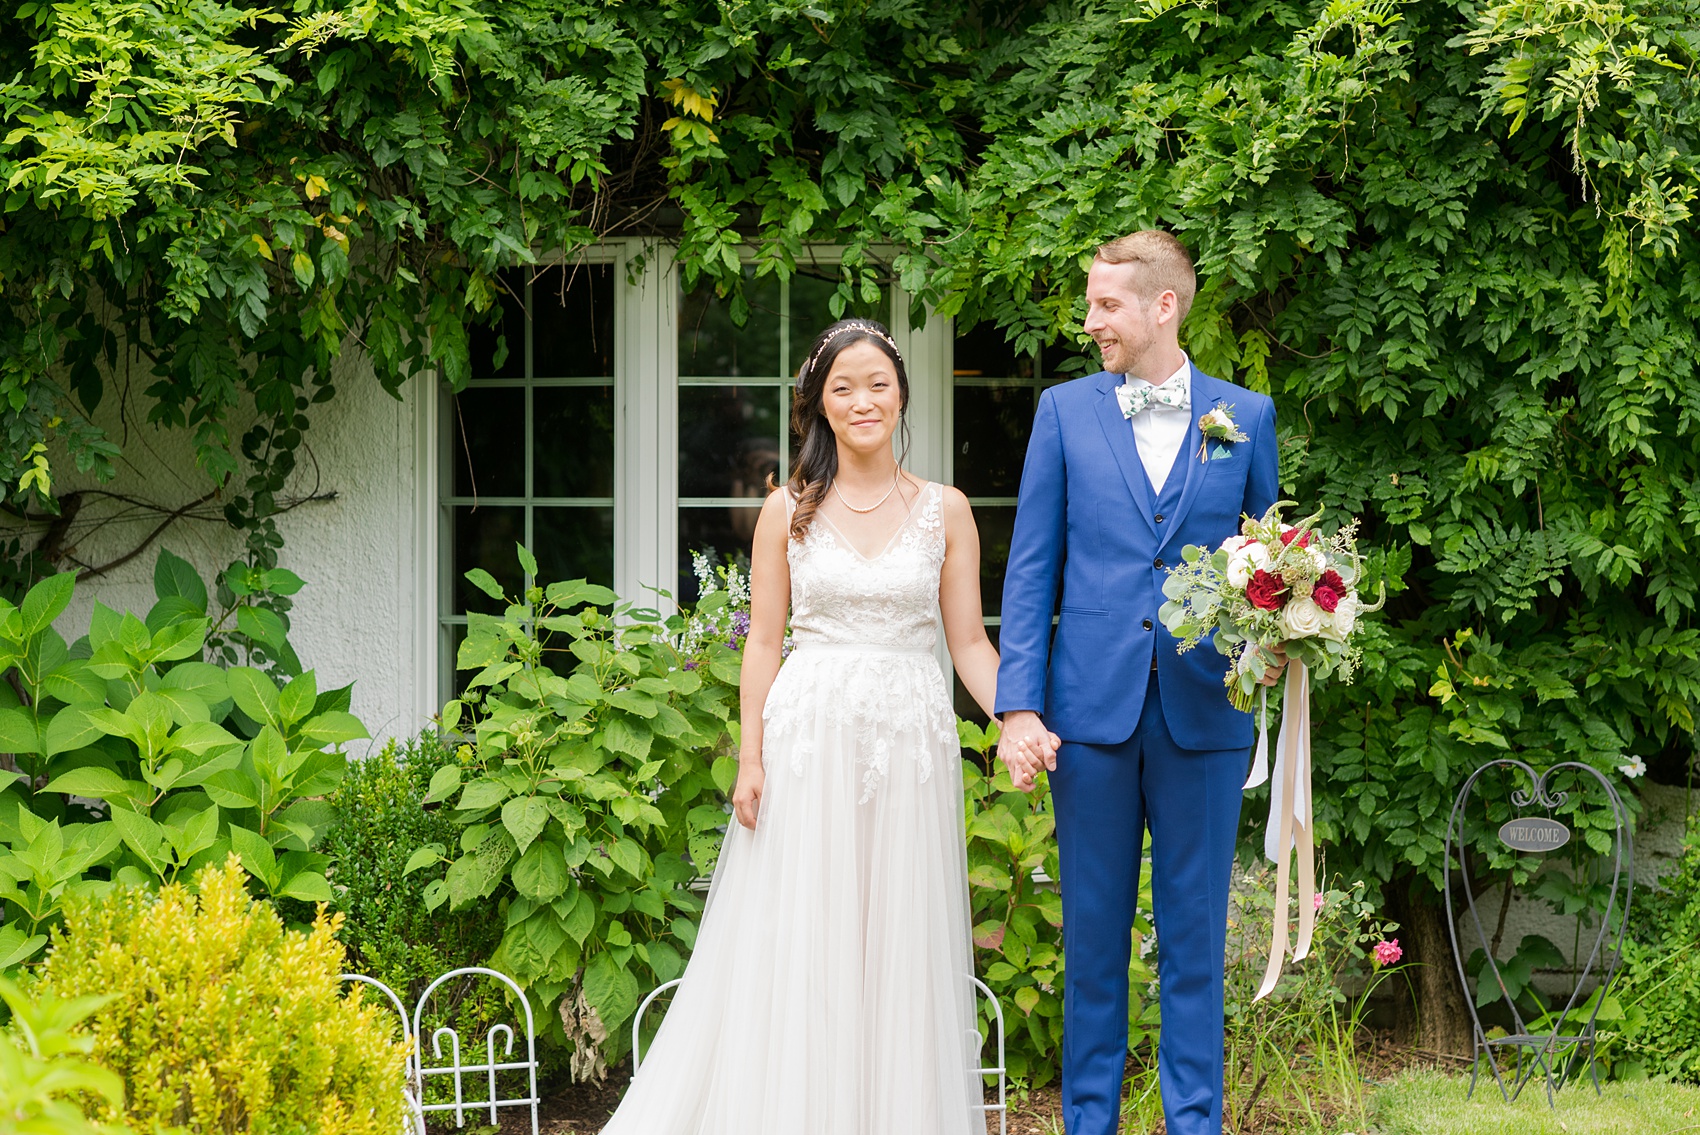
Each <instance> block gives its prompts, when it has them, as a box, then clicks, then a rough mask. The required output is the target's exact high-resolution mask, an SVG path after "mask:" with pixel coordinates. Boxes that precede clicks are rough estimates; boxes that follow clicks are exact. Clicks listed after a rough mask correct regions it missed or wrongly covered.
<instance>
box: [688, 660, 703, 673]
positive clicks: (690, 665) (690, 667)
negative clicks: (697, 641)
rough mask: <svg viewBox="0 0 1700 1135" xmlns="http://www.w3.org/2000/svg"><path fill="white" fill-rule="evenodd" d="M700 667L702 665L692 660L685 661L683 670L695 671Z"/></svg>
mask: <svg viewBox="0 0 1700 1135" xmlns="http://www.w3.org/2000/svg"><path fill="white" fill-rule="evenodd" d="M701 665H702V663H701V662H698V661H697V660H696V659H694V658H687V659H685V669H687V670H695V669H696V668H697V667H698V666H701Z"/></svg>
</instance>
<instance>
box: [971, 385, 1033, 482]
mask: <svg viewBox="0 0 1700 1135" xmlns="http://www.w3.org/2000/svg"><path fill="white" fill-rule="evenodd" d="M954 401H955V419H954V435H955V438H956V453H955V455H954V458H953V466H952V469H953V472H954V475H955V480H956V487H957V488H959V489H961V490H962V491H963V492H964V493H967V494H968V495H969V496H970V497H1013V496H1014V495H1015V494H1016V491H1017V490H1018V489H1019V488H1020V487H1021V464H1022V462H1023V461H1025V460H1026V458H1027V441H1028V438H1030V437H1031V436H1032V433H1033V411H1034V409H1035V407H1036V406H1037V405H1038V391H1037V390H1035V389H1034V388H1033V387H1031V386H958V387H957V388H956V391H955V394H954Z"/></svg>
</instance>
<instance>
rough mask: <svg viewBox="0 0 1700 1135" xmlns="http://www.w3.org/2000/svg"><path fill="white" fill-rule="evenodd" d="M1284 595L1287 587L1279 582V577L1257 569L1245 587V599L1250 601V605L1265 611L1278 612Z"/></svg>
mask: <svg viewBox="0 0 1700 1135" xmlns="http://www.w3.org/2000/svg"><path fill="white" fill-rule="evenodd" d="M1286 594H1287V585H1286V584H1285V583H1283V582H1281V577H1280V576H1278V575H1275V574H1273V573H1272V572H1267V571H1264V570H1263V569H1262V568H1258V569H1257V571H1256V573H1255V574H1253V575H1252V577H1251V582H1250V583H1248V584H1246V586H1245V597H1246V598H1247V599H1249V600H1251V605H1252V606H1253V607H1258V608H1261V609H1262V610H1265V611H1279V610H1280V609H1281V603H1282V600H1283V597H1284V596H1285V595H1286Z"/></svg>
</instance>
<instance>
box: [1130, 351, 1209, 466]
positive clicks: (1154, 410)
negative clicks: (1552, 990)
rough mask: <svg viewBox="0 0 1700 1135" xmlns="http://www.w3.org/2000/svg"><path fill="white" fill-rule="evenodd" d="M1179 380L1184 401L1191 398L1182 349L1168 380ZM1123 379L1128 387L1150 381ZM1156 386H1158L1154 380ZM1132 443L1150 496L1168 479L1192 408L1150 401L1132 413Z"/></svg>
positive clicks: (1187, 363) (1189, 364) (1186, 360)
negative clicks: (1177, 366) (1182, 384)
mask: <svg viewBox="0 0 1700 1135" xmlns="http://www.w3.org/2000/svg"><path fill="white" fill-rule="evenodd" d="M1175 379H1179V380H1180V381H1181V382H1182V383H1184V384H1185V385H1186V387H1187V394H1188V398H1187V401H1188V402H1189V403H1190V402H1191V401H1192V398H1191V393H1192V360H1191V359H1189V358H1187V357H1186V355H1185V353H1184V352H1183V353H1182V355H1181V366H1180V369H1179V370H1177V371H1176V372H1175V373H1174V374H1172V375H1170V376H1169V379H1168V381H1171V382H1172V381H1174V380H1175ZM1123 381H1125V382H1126V383H1127V384H1128V385H1129V386H1150V385H1152V384H1151V383H1149V382H1147V381H1145V380H1144V379H1143V378H1135V377H1134V376H1133V375H1131V374H1129V375H1124V376H1123ZM1157 385H1162V384H1161V383H1158V384H1157ZM1131 424H1132V426H1133V442H1134V447H1135V448H1137V449H1138V450H1139V460H1140V462H1141V463H1142V464H1143V465H1144V466H1145V475H1146V476H1147V477H1149V478H1151V492H1152V494H1153V495H1157V494H1160V493H1161V492H1162V491H1163V484H1164V482H1166V481H1167V480H1168V479H1169V473H1170V471H1171V470H1172V469H1173V468H1174V465H1175V458H1176V457H1177V456H1179V455H1180V451H1181V446H1182V445H1183V444H1185V442H1186V431H1187V428H1188V427H1189V426H1191V425H1192V410H1191V408H1190V407H1189V408H1188V409H1185V410H1182V409H1180V408H1179V407H1178V406H1165V405H1163V404H1162V403H1161V402H1153V403H1151V405H1149V406H1147V407H1146V408H1145V409H1143V410H1141V411H1140V412H1139V413H1137V414H1135V415H1134V416H1133V420H1132V423H1131Z"/></svg>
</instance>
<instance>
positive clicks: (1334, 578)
mask: <svg viewBox="0 0 1700 1135" xmlns="http://www.w3.org/2000/svg"><path fill="white" fill-rule="evenodd" d="M1316 585H1317V586H1318V587H1326V588H1328V589H1330V590H1331V591H1333V592H1334V593H1335V594H1336V595H1344V594H1346V581H1345V580H1343V579H1341V578H1340V573H1339V572H1337V571H1335V570H1334V569H1333V568H1329V569H1328V570H1327V571H1325V572H1323V573H1322V575H1321V576H1319V577H1318V578H1317V581H1316ZM1328 609H1329V610H1330V611H1332V610H1333V609H1334V608H1332V607H1330V608H1328Z"/></svg>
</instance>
